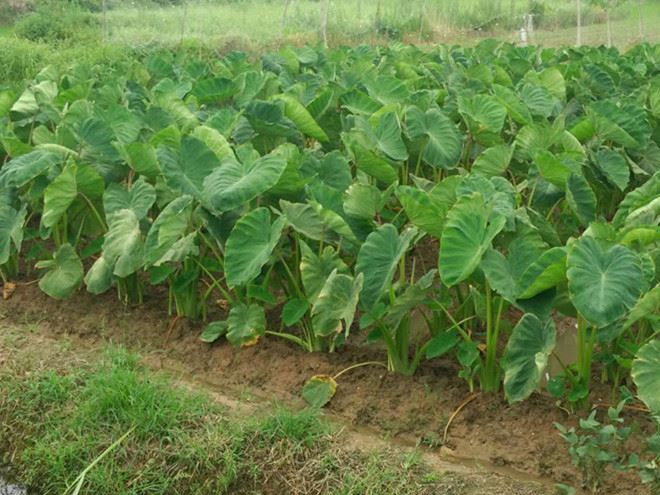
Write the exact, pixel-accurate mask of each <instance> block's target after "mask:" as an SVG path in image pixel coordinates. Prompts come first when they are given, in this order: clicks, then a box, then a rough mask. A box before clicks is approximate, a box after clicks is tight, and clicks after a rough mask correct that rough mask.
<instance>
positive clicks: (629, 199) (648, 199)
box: [612, 171, 660, 229]
mask: <svg viewBox="0 0 660 495" xmlns="http://www.w3.org/2000/svg"><path fill="white" fill-rule="evenodd" d="M657 198H660V171H658V172H656V173H655V174H654V175H653V177H651V178H650V179H648V180H647V181H646V182H645V183H644V184H642V185H641V186H639V187H638V188H637V189H635V190H633V191H630V192H629V193H628V194H626V196H625V198H623V201H621V203H620V204H619V209H618V210H617V212H616V214H615V215H614V219H613V220H612V224H613V225H614V227H615V228H617V229H619V228H621V227H622V226H623V225H625V224H626V223H627V222H628V218H629V217H632V216H634V214H635V211H637V210H639V209H640V208H645V207H647V206H648V205H649V204H650V203H652V202H653V201H654V200H655V199H657Z"/></svg>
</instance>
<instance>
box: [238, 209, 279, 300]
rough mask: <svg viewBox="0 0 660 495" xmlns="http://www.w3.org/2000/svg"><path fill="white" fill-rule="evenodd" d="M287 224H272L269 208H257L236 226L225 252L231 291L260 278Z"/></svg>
mask: <svg viewBox="0 0 660 495" xmlns="http://www.w3.org/2000/svg"><path fill="white" fill-rule="evenodd" d="M285 223H286V219H285V218H284V217H280V218H278V219H277V220H275V222H273V223H272V224H271V221H270V212H269V211H268V209H267V208H257V209H256V210H253V211H251V212H249V213H248V214H247V215H245V216H244V217H243V218H241V219H240V220H239V221H238V222H236V225H234V228H233V229H232V231H231V234H230V235H229V239H227V246H226V251H225V276H226V280H227V285H229V287H236V286H239V285H245V284H247V283H248V282H250V281H251V280H253V279H254V278H256V277H257V275H259V273H260V271H261V267H262V266H264V265H265V264H266V263H267V262H268V259H269V258H270V256H271V254H272V252H273V249H274V248H275V246H276V245H277V243H278V242H279V240H280V236H281V234H282V229H283V228H284V225H285Z"/></svg>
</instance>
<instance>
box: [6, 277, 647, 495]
mask: <svg viewBox="0 0 660 495" xmlns="http://www.w3.org/2000/svg"><path fill="white" fill-rule="evenodd" d="M17 325H19V326H21V327H23V328H25V329H26V331H28V332H33V333H35V334H37V335H40V336H42V337H46V338H50V339H60V338H63V337H64V336H66V337H67V338H71V339H74V340H75V341H76V342H77V344H76V345H80V346H83V347H84V346H87V347H89V346H98V345H100V344H103V343H106V342H115V343H121V344H124V345H126V346H128V347H129V348H132V349H134V350H137V351H139V352H141V353H142V354H143V356H144V357H145V360H146V361H147V363H148V364H149V365H150V366H151V367H153V368H156V369H164V370H167V371H168V372H170V373H173V374H177V375H179V376H181V377H185V379H186V380H190V381H191V382H192V383H195V384H196V385H201V386H203V387H204V388H206V389H208V390H210V391H211V392H215V393H218V394H220V395H222V396H224V397H234V398H239V399H241V400H243V401H251V400H253V401H254V402H256V403H257V404H259V403H263V401H269V402H272V401H274V402H279V403H282V404H285V405H286V406H288V407H291V408H297V407H303V405H304V403H303V401H302V399H301V398H300V391H301V389H302V386H303V384H304V383H305V381H306V380H307V379H308V378H309V377H310V376H312V375H315V374H330V375H332V374H335V373H337V372H338V371H340V370H342V369H343V368H345V367H347V366H349V365H351V364H355V363H359V362H363V361H371V360H381V361H382V360H383V359H385V353H384V351H381V350H379V349H377V348H374V347H373V344H369V345H368V346H367V345H363V344H360V342H359V339H357V341H353V343H351V344H350V345H347V346H346V347H344V348H342V349H341V350H339V351H338V352H335V353H332V354H321V353H307V352H305V351H303V350H302V349H300V348H298V347H296V346H294V345H292V344H289V343H288V342H285V341H282V340H278V339H276V338H264V339H262V340H261V341H260V342H259V343H258V344H257V345H255V346H252V347H248V348H244V349H240V350H237V349H235V348H233V347H231V346H230V345H229V344H228V343H227V342H225V341H221V342H218V343H215V344H212V345H209V344H205V343H203V342H201V341H200V340H199V335H200V332H201V328H202V324H196V323H192V322H189V321H187V320H178V321H174V320H173V319H172V318H169V317H168V316H167V311H166V296H165V295H162V296H158V295H155V294H152V295H151V296H150V297H148V298H147V299H146V300H145V303H144V304H143V305H142V306H140V307H136V308H131V307H125V306H124V305H122V304H121V303H119V302H118V301H117V300H116V299H115V297H114V296H113V295H111V294H110V295H105V296H91V295H89V294H86V293H83V292H80V293H78V294H76V295H75V296H74V297H72V298H70V299H68V300H66V301H56V300H53V299H51V298H49V297H47V296H46V295H45V294H43V293H42V292H40V290H39V289H38V287H36V286H34V285H19V286H18V287H17V289H16V291H15V292H14V294H13V295H12V297H11V298H10V299H8V300H0V332H1V331H2V327H5V328H7V327H14V326H17ZM0 366H2V360H1V359H0ZM456 375H457V369H456V368H455V366H454V365H453V364H452V363H450V362H446V361H442V360H433V361H429V362H425V363H423V365H422V366H421V367H420V369H419V370H418V372H417V373H416V374H415V375H414V376H413V377H404V376H400V375H395V374H390V373H388V372H386V371H385V370H384V369H383V368H381V367H376V366H373V367H371V366H367V367H362V368H358V369H355V370H354V371H351V372H348V373H346V374H344V375H342V377H341V378H340V379H339V388H338V390H337V394H336V396H335V397H334V399H333V400H332V402H331V403H330V404H329V405H328V406H327V411H328V414H329V415H330V416H331V417H333V418H334V419H336V420H338V421H340V422H342V423H343V424H346V425H348V428H349V429H350V430H351V431H352V432H353V433H354V435H353V437H351V438H353V441H355V442H356V443H358V444H369V443H370V442H371V441H373V442H375V443H376V444H378V443H379V442H381V441H382V438H383V437H386V438H387V443H388V444H394V445H397V446H401V447H402V448H406V447H407V448H410V447H415V446H417V445H423V446H426V447H424V452H425V454H424V458H425V460H427V461H429V462H430V464H431V465H432V466H433V464H434V463H435V464H437V467H438V468H440V469H443V470H446V468H447V463H451V464H452V465H454V466H456V467H457V469H456V470H459V469H458V467H459V466H460V467H462V469H463V471H464V472H466V471H465V468H467V470H468V471H467V472H474V473H478V472H482V473H483V472H486V473H490V475H491V477H492V480H491V481H492V484H491V485H489V489H488V490H487V491H481V492H478V493H484V494H488V493H492V494H499V493H506V494H510V495H511V494H514V493H521V494H528V493H529V494H533V493H538V494H541V493H551V490H550V488H549V487H551V486H552V483H553V482H563V483H567V484H570V485H573V486H577V485H579V481H578V478H577V473H576V472H575V470H574V469H573V467H572V466H571V464H570V459H569V458H568V454H567V450H566V446H565V445H564V442H563V440H562V439H561V438H560V437H559V435H558V433H557V431H556V429H555V428H554V426H553V423H554V422H555V421H556V422H561V423H563V424H571V423H572V422H573V420H572V419H571V418H569V417H568V415H567V414H566V413H565V412H564V411H562V410H561V409H560V408H558V407H557V406H556V405H555V404H554V402H553V400H552V399H551V398H550V397H547V396H544V395H541V394H537V395H534V396H532V397H531V398H530V399H529V400H527V401H524V402H522V403H519V404H515V405H509V404H507V403H506V401H504V400H503V399H502V398H501V397H500V396H496V395H479V396H477V397H476V398H475V399H474V400H472V401H470V402H469V403H468V404H467V405H466V406H465V407H464V408H463V409H462V410H461V411H460V413H458V414H457V415H456V417H455V418H454V419H453V421H452V422H451V425H450V429H449V431H448V438H447V442H446V444H445V445H441V443H442V442H441V440H442V438H443V432H444V429H445V427H446V425H447V422H448V420H449V418H450V417H451V416H452V414H453V413H454V412H455V411H456V409H457V408H458V407H459V406H460V405H461V404H462V403H463V402H464V401H465V400H466V398H468V397H470V393H469V390H468V388H467V385H466V384H465V382H463V381H462V380H460V379H458V378H457V377H456ZM368 446H369V445H367V447H368ZM459 471H460V470H459ZM497 480H499V481H497ZM501 480H508V482H501ZM511 480H515V482H514V483H513V484H512V481H511ZM482 481H483V480H482ZM528 482H538V483H540V484H536V483H534V486H535V487H536V488H534V489H533V490H532V491H528V490H527V489H526V490H527V491H512V488H511V487H512V486H519V487H523V486H525V483H528ZM541 487H545V488H541ZM614 487H616V488H614ZM475 493H476V492H475ZM603 493H608V494H612V495H616V494H624V493H626V494H629V493H635V494H640V495H642V494H644V493H646V492H645V491H644V489H643V488H641V487H640V486H639V485H637V483H636V481H635V480H634V479H632V478H630V477H626V476H622V477H621V478H619V479H616V480H614V483H613V484H612V486H611V487H609V488H608V489H607V490H606V491H605V492H603Z"/></svg>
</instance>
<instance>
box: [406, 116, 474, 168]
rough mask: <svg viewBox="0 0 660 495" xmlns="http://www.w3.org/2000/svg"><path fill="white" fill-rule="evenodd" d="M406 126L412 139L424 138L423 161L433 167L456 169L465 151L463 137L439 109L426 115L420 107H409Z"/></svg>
mask: <svg viewBox="0 0 660 495" xmlns="http://www.w3.org/2000/svg"><path fill="white" fill-rule="evenodd" d="M406 125H407V127H408V135H409V136H410V138H411V139H413V140H417V139H422V138H424V143H423V145H422V146H423V155H422V157H423V159H424V161H425V162H426V163H428V164H429V165H431V166H433V167H439V168H443V169H446V170H449V169H452V168H454V167H455V166H456V165H457V163H458V160H459V159H460V157H461V152H462V151H463V136H462V134H461V133H460V132H459V131H458V129H457V128H456V125H455V124H454V123H453V122H452V121H451V120H450V119H449V117H447V116H446V115H445V114H444V113H442V112H441V111H440V110H438V109H435V108H433V109H430V110H427V111H426V113H424V112H423V111H422V110H421V109H420V108H419V107H415V106H413V107H409V108H408V111H407V112H406Z"/></svg>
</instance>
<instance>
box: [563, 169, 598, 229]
mask: <svg viewBox="0 0 660 495" xmlns="http://www.w3.org/2000/svg"><path fill="white" fill-rule="evenodd" d="M566 200H567V201H568V205H569V206H570V207H571V209H572V210H573V212H574V213H575V215H576V216H577V217H578V220H580V223H582V225H589V224H590V223H591V222H593V221H594V220H595V219H596V207H597V204H596V194H595V193H594V191H593V190H592V189H591V186H589V182H587V179H585V178H584V176H582V175H578V174H571V175H570V176H569V177H568V179H567V180H566Z"/></svg>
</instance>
